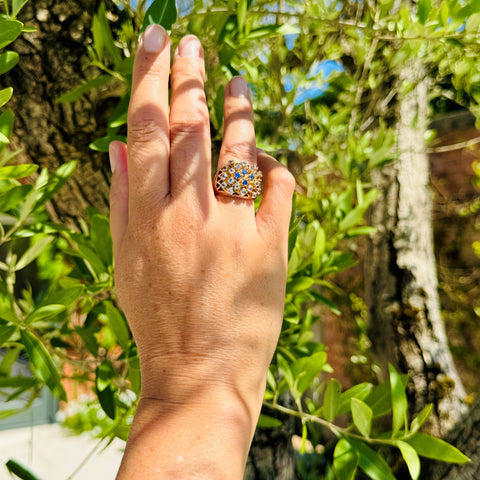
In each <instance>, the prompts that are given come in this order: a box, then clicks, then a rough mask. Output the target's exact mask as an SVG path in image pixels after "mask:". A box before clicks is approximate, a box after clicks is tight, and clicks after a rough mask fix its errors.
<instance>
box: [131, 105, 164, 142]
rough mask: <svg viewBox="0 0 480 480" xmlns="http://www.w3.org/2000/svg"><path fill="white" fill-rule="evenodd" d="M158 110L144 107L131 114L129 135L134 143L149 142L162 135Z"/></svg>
mask: <svg viewBox="0 0 480 480" xmlns="http://www.w3.org/2000/svg"><path fill="white" fill-rule="evenodd" d="M159 115H160V113H159V112H158V110H157V109H156V108H151V107H144V108H142V109H141V110H138V111H134V112H129V114H128V134H129V137H130V138H131V139H133V140H134V141H139V142H142V141H148V140H151V139H152V138H157V137H158V136H159V135H161V134H162V131H163V128H162V125H161V121H160V118H159Z"/></svg>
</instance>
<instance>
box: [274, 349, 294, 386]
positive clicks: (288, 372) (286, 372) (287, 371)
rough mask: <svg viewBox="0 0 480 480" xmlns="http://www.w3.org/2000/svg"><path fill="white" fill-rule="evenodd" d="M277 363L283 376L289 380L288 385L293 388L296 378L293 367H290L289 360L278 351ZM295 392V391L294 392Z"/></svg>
mask: <svg viewBox="0 0 480 480" xmlns="http://www.w3.org/2000/svg"><path fill="white" fill-rule="evenodd" d="M277 365H278V368H279V369H280V370H281V372H282V374H283V377H284V378H285V380H286V381H287V384H288V386H289V387H290V389H292V388H293V386H294V384H295V379H294V376H293V373H292V369H291V368H290V365H289V364H288V362H287V360H285V358H284V357H283V356H282V355H280V354H278V353H277ZM292 394H294V392H292Z"/></svg>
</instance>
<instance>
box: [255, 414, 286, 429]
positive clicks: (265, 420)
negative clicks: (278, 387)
mask: <svg viewBox="0 0 480 480" xmlns="http://www.w3.org/2000/svg"><path fill="white" fill-rule="evenodd" d="M281 426H282V422H281V421H280V420H278V418H273V417H269V416H268V415H264V414H263V413H261V414H260V417H258V422H257V427H258V428H278V427H281Z"/></svg>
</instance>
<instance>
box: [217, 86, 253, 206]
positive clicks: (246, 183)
mask: <svg viewBox="0 0 480 480" xmlns="http://www.w3.org/2000/svg"><path fill="white" fill-rule="evenodd" d="M224 125H225V128H224V136H223V142H222V148H221V150H220V156H219V160H218V170H220V169H222V168H223V167H226V166H228V164H229V163H230V162H233V163H236V164H238V163H240V164H241V163H242V162H245V163H246V164H247V167H246V168H244V169H239V168H236V169H235V168H234V166H232V167H233V168H231V169H227V170H226V172H225V174H226V175H228V178H226V179H225V183H226V186H225V187H224V188H221V189H220V190H223V191H225V193H226V194H227V195H223V194H222V193H221V192H219V189H217V199H218V201H219V202H220V203H227V204H232V203H234V204H236V205H237V204H238V203H242V204H244V205H246V206H248V207H250V209H253V201H252V200H250V199H243V198H241V197H245V196H251V193H252V189H254V188H255V185H254V182H255V181H257V182H258V178H255V180H253V179H252V180H250V176H251V174H252V172H253V170H252V169H251V168H250V166H254V167H256V164H257V152H256V146H255V129H254V124H253V109H252V101H251V97H250V90H249V88H248V86H247V83H246V82H245V80H244V79H243V78H242V77H234V78H233V79H232V80H231V81H230V83H229V84H228V85H227V87H226V88H225V101H224ZM234 169H235V170H236V171H235V173H234V172H233V170H234ZM230 170H231V172H230ZM247 172H248V173H247ZM250 186H252V188H250V191H248V190H247V189H248V188H249V187H250ZM244 189H245V190H244ZM228 192H230V195H235V196H237V198H235V197H234V200H235V201H234V202H232V198H231V197H230V196H228ZM232 192H233V193H232Z"/></svg>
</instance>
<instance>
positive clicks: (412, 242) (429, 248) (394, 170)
mask: <svg viewBox="0 0 480 480" xmlns="http://www.w3.org/2000/svg"><path fill="white" fill-rule="evenodd" d="M398 78H399V82H403V81H406V80H408V81H409V82H413V83H414V84H415V85H416V86H415V88H414V89H413V90H412V91H410V92H409V93H406V94H405V95H404V97H403V98H402V99H401V100H400V101H399V103H398V118H399V120H398V126H397V132H398V145H397V147H398V152H399V158H398V160H397V161H396V162H395V163H393V164H392V165H389V166H387V167H386V168H384V169H383V170H382V171H377V172H374V174H373V181H374V184H375V186H376V188H378V190H379V191H380V193H381V196H380V199H379V200H378V201H377V202H376V204H375V206H374V207H373V209H372V212H371V224H372V225H373V226H375V227H376V228H377V229H378V232H377V234H376V235H375V236H374V238H373V239H372V242H371V246H370V249H369V252H368V254H367V257H366V261H365V291H366V300H367V304H368V306H369V315H370V338H371V340H372V343H373V350H374V352H375V354H376V356H377V359H378V362H379V364H380V365H381V367H382V369H383V371H386V365H387V362H391V363H393V364H394V365H395V366H396V367H398V368H399V369H400V370H401V371H403V372H406V373H408V374H409V375H410V378H411V379H412V383H413V385H412V387H413V388H410V389H409V392H408V393H409V396H410V399H411V402H412V403H413V409H412V410H413V412H418V411H419V410H420V409H422V408H423V407H424V406H425V405H426V404H428V403H433V405H434V414H433V415H432V417H431V421H430V425H429V428H430V431H431V432H432V433H434V434H436V435H443V434H445V433H446V432H448V431H449V430H450V429H451V428H452V427H453V425H454V424H455V423H456V422H457V421H458V420H459V419H460V417H461V416H462V414H463V413H465V412H466V410H467V409H466V405H465V404H464V402H463V399H464V397H465V392H464V389H463V386H462V383H461V381H460V378H459V376H458V373H457V371H456V368H455V365H454V363H453V359H452V356H451V354H450V350H449V348H448V342H447V338H446V334H445V328H444V324H443V321H442V318H441V314H440V305H439V298H438V292H437V277H436V266H435V257H434V251H433V235H432V225H431V199H430V192H429V190H428V182H429V167H428V158H427V155H426V153H425V145H424V133H425V130H426V126H427V111H428V98H427V92H428V82H427V80H425V76H424V70H423V67H422V64H421V60H413V61H412V63H411V64H410V65H405V66H404V67H403V70H402V71H401V72H400V73H399V76H398Z"/></svg>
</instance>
